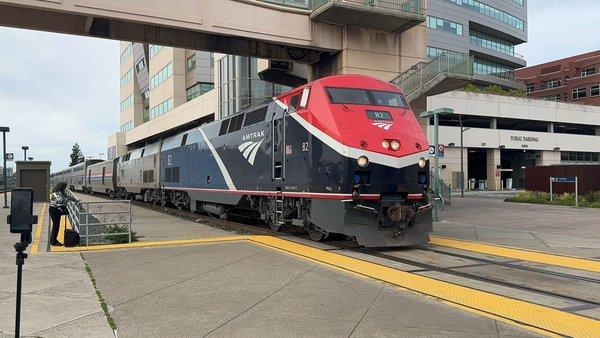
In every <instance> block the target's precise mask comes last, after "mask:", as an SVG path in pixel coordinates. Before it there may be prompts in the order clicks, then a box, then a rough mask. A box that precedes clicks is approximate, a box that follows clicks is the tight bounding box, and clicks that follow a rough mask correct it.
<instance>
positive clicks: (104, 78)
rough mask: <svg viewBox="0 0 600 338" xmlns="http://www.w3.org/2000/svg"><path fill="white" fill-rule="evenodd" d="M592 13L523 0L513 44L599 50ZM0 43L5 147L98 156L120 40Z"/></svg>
mask: <svg viewBox="0 0 600 338" xmlns="http://www.w3.org/2000/svg"><path fill="white" fill-rule="evenodd" d="M505 1H508V0H505ZM575 3H576V4H575ZM598 18H600V1H598V0H579V1H576V2H575V1H573V2H570V1H564V0H529V1H528V42H527V43H525V44H522V45H520V46H517V48H516V51H517V52H518V53H519V54H522V55H523V56H524V57H525V59H526V60H527V64H528V65H535V64H539V63H543V62H546V61H551V60H554V59H558V58H563V57H567V56H571V55H576V54H580V53H584V52H589V51H593V50H598V49H600V20H598ZM0 47H1V48H0V126H9V127H10V128H11V132H10V133H9V134H7V152H13V153H15V157H16V158H17V159H22V158H23V157H22V156H23V151H22V150H21V146H22V145H28V146H29V148H30V150H29V151H28V153H27V155H28V157H29V156H32V157H33V158H34V160H48V161H51V162H52V171H58V170H61V169H63V168H66V167H67V164H68V161H69V154H70V152H71V147H72V146H73V144H74V143H76V142H77V143H79V145H80V146H81V149H82V150H83V153H84V155H85V156H92V157H95V158H96V157H99V155H100V154H102V156H101V157H103V158H104V157H105V156H106V154H105V153H106V142H107V137H108V135H109V134H111V133H113V132H115V131H117V130H118V129H119V126H118V118H119V43H118V42H117V41H112V40H103V39H97V38H88V37H78V36H69V35H62V34H54V33H45V32H36V31H28V30H19V29H13V28H4V27H0ZM0 165H1V164H0ZM9 166H10V164H9Z"/></svg>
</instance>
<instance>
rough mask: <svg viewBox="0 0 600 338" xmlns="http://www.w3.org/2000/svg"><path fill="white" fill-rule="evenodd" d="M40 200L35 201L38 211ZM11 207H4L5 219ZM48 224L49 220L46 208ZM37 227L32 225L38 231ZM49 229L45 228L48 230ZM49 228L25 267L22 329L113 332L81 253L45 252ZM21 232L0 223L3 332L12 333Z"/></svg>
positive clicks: (57, 333)
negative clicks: (36, 251) (16, 263)
mask: <svg viewBox="0 0 600 338" xmlns="http://www.w3.org/2000/svg"><path fill="white" fill-rule="evenodd" d="M40 206H41V204H38V203H36V204H35V205H34V211H35V213H36V214H39V213H40V210H41V209H40ZM7 214H9V209H2V208H0V221H1V222H2V223H4V220H6V215H7ZM45 214H46V216H45V217H44V221H43V222H44V224H45V226H47V224H48V213H47V212H46V213H45ZM35 230H36V228H35V227H34V234H35ZM44 230H45V229H44ZM46 237H47V236H46V231H42V232H41V238H40V241H41V243H40V244H41V245H40V246H39V250H40V252H41V253H39V254H31V248H32V246H31V245H30V246H29V248H28V250H27V252H28V253H29V258H28V259H27V260H26V261H25V265H24V267H23V296H22V309H21V318H22V321H21V333H22V335H23V336H41V337H68V336H73V337H74V336H79V337H83V336H85V337H113V333H112V330H111V328H110V327H109V325H108V322H107V320H106V318H105V316H104V313H103V312H102V309H101V308H100V303H99V302H98V298H97V296H96V291H95V290H94V288H93V286H92V283H91V282H90V278H89V276H88V274H87V272H86V271H85V268H84V265H83V262H82V259H81V256H80V255H79V254H60V255H57V254H49V253H45V252H44V251H45V248H46V244H45V243H46ZM18 239H19V236H18V235H16V234H11V233H10V232H9V230H8V225H6V224H2V225H1V226H0V335H2V336H12V335H14V320H15V295H16V294H15V291H16V271H17V267H16V265H15V250H14V248H13V245H14V243H15V242H17V241H18Z"/></svg>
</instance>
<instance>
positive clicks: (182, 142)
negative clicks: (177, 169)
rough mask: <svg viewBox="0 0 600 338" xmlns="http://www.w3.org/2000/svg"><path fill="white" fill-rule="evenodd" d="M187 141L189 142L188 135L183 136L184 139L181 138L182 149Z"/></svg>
mask: <svg viewBox="0 0 600 338" xmlns="http://www.w3.org/2000/svg"><path fill="white" fill-rule="evenodd" d="M186 141H187V134H183V137H182V138H181V146H182V147H183V146H184V145H185V142H186Z"/></svg>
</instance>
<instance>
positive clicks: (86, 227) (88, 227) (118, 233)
mask: <svg viewBox="0 0 600 338" xmlns="http://www.w3.org/2000/svg"><path fill="white" fill-rule="evenodd" d="M68 193H70V194H72V193H71V192H70V191H69V192H68ZM73 196H74V195H73ZM67 210H68V211H69V215H68V217H69V221H70V222H71V225H72V226H73V229H75V231H77V232H78V233H79V238H80V243H82V244H83V243H85V245H86V246H89V245H90V244H103V243H107V242H110V243H114V241H118V242H123V241H124V240H123V239H124V238H125V237H126V238H127V242H129V243H131V239H132V235H131V234H132V232H131V220H132V217H131V216H132V215H131V201H129V200H116V201H98V202H96V201H94V202H83V201H82V202H78V203H75V202H69V203H68V204H67Z"/></svg>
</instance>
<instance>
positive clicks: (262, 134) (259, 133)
mask: <svg viewBox="0 0 600 338" xmlns="http://www.w3.org/2000/svg"><path fill="white" fill-rule="evenodd" d="M257 137H265V131H264V130H261V131H253V132H251V133H248V134H246V135H244V136H242V141H246V140H250V139H253V138H257Z"/></svg>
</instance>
